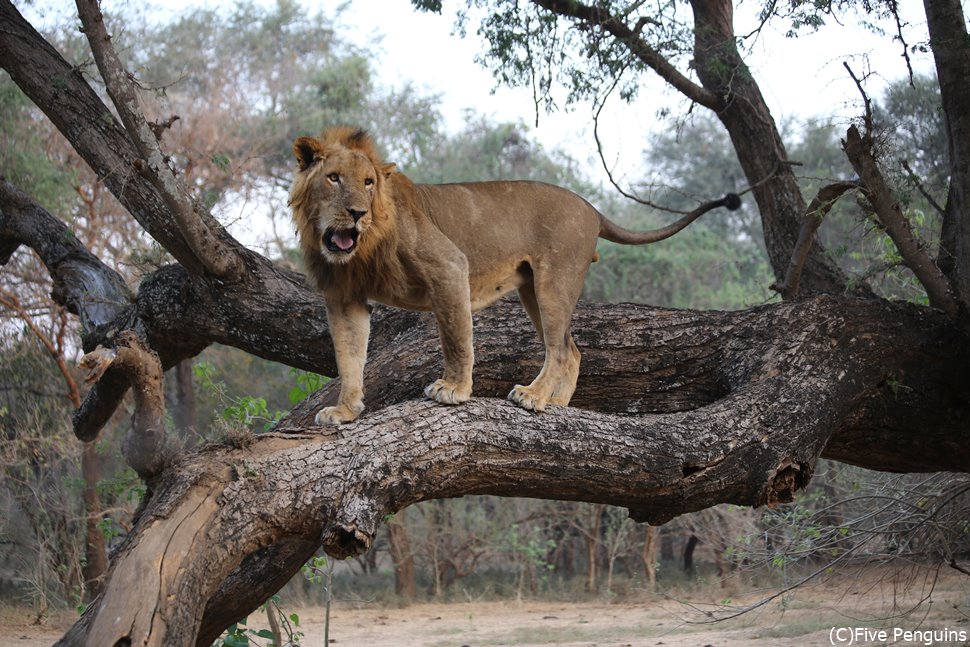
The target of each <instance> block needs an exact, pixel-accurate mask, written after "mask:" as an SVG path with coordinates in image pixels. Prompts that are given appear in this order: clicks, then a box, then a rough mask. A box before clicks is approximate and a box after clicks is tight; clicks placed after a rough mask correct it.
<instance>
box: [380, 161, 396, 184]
mask: <svg viewBox="0 0 970 647" xmlns="http://www.w3.org/2000/svg"><path fill="white" fill-rule="evenodd" d="M396 168H397V164H393V163H392V164H381V173H383V174H384V179H385V180H386V179H387V178H389V177H391V173H393V172H394V169H396Z"/></svg>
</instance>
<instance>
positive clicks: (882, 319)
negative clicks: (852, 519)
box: [62, 297, 970, 645]
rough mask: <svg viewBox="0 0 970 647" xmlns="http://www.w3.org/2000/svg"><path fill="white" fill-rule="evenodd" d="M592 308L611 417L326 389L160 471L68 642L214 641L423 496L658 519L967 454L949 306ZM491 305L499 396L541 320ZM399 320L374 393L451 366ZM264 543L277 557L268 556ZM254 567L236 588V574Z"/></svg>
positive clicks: (483, 349) (591, 350)
mask: <svg viewBox="0 0 970 647" xmlns="http://www.w3.org/2000/svg"><path fill="white" fill-rule="evenodd" d="M580 310H581V311H580V314H579V318H578V319H579V321H578V325H577V326H576V331H577V333H578V336H577V337H578V338H577V343H579V345H580V347H581V348H582V349H583V351H584V356H585V357H586V359H587V361H586V362H585V363H584V372H583V375H582V376H581V379H580V389H579V390H578V391H577V396H578V397H579V402H580V403H590V402H594V403H598V404H600V405H601V406H600V408H601V409H603V410H604V411H591V410H588V409H579V408H561V407H553V408H551V409H550V410H549V411H548V412H546V413H545V414H534V413H529V412H525V411H522V410H520V409H518V408H516V407H514V406H512V405H511V404H508V403H506V402H504V401H501V400H496V399H489V398H481V397H479V398H475V399H473V400H472V401H471V402H470V403H468V404H466V405H462V406H459V407H445V406H438V405H434V404H432V403H430V402H425V401H421V400H409V399H404V401H401V402H399V403H396V404H395V403H391V402H389V401H388V400H385V398H378V401H379V402H380V403H381V404H380V406H377V407H373V406H372V407H371V409H370V411H371V413H369V414H365V415H364V416H363V417H362V418H361V420H360V421H358V422H357V423H354V424H352V425H347V426H343V427H340V428H339V429H316V430H315V429H311V428H308V426H307V421H308V420H309V419H310V418H311V417H312V413H313V411H314V409H315V408H316V407H317V406H319V405H320V402H321V400H323V399H325V398H326V397H332V393H329V394H328V393H322V394H321V395H320V397H319V398H316V399H313V401H312V402H309V403H308V404H307V405H306V406H304V407H302V408H300V409H298V410H295V411H294V412H293V413H292V414H291V415H290V416H289V417H288V418H287V419H285V420H284V421H283V422H282V423H281V425H280V426H279V427H278V429H277V432H276V433H272V434H266V435H260V436H257V437H254V438H252V439H251V442H247V443H244V445H245V446H243V447H225V446H210V447H206V448H202V449H200V450H198V451H197V452H194V453H193V454H191V455H188V456H185V457H183V458H182V459H181V461H180V462H179V463H178V464H177V465H174V466H173V467H172V468H170V469H169V470H167V471H166V472H165V473H164V474H163V476H162V478H161V480H160V482H158V483H157V484H156V488H155V492H156V495H155V497H154V498H153V500H152V501H151V503H150V505H149V507H148V509H147V510H146V511H145V513H144V515H143V516H142V518H141V519H139V521H138V524H137V526H136V529H135V531H134V532H133V533H132V535H131V537H130V539H129V542H128V544H127V545H126V547H125V548H124V549H123V550H122V551H121V553H120V554H119V555H118V556H117V558H116V559H115V562H114V564H113V566H112V575H111V577H110V578H109V581H108V586H107V587H106V592H105V595H104V597H103V598H102V600H101V601H100V602H99V603H98V604H95V605H92V610H91V611H90V612H89V614H88V615H87V616H85V618H83V619H82V620H81V621H80V623H79V625H78V626H77V627H76V628H75V629H74V630H72V632H71V633H70V634H69V635H68V636H67V637H66V638H65V640H64V642H63V643H62V644H72V645H73V644H85V643H84V642H83V640H84V638H83V637H84V636H88V637H91V639H92V640H94V639H95V638H96V642H93V643H90V644H114V643H115V641H116V640H119V639H122V638H123V637H125V636H128V637H130V638H131V639H132V640H133V644H148V645H152V644H165V645H193V644H197V643H196V641H197V640H198V644H205V641H206V640H210V639H211V637H212V634H211V631H216V632H217V631H218V629H217V628H220V627H221V626H225V625H226V624H228V623H230V622H232V621H233V620H234V619H235V618H236V617H238V616H236V617H233V616H229V615H227V614H226V611H225V609H226V608H227V606H226V603H227V602H231V605H230V606H231V608H232V609H233V610H234V611H235V612H237V613H239V614H240V615H242V614H243V613H245V612H246V611H249V610H251V609H253V608H255V607H256V606H258V604H259V603H260V602H261V601H262V600H263V599H265V597H267V596H269V595H270V594H271V593H272V592H273V591H274V590H275V589H272V588H271V587H272V586H276V585H278V583H279V581H280V579H281V578H282V576H283V575H285V574H284V573H279V572H278V569H279V568H280V562H281V561H283V562H286V564H287V565H288V568H289V569H291V570H290V572H291V573H295V572H296V570H297V569H298V568H299V564H300V563H301V561H300V560H301V559H305V558H306V557H308V556H309V554H310V553H312V546H314V545H315V544H314V542H315V541H317V540H321V541H322V543H323V545H324V547H325V549H326V550H327V551H328V552H329V553H330V554H331V555H334V556H335V557H341V556H345V555H350V554H357V553H359V552H360V551H362V550H364V549H366V548H367V546H368V545H369V544H370V542H371V540H372V538H373V537H374V534H375V533H376V531H377V529H378V527H379V525H380V523H381V522H382V520H383V519H384V518H385V517H386V515H387V514H389V513H393V512H395V511H397V510H400V509H402V508H404V507H406V506H408V505H411V504H413V503H416V502H418V501H422V500H427V499H433V498H442V497H452V496H460V495H463V494H495V495H502V496H534V497H542V498H555V499H567V500H581V501H591V502H598V503H610V504H613V505H620V506H625V507H627V508H628V509H629V510H630V512H631V514H632V515H633V516H634V518H636V519H638V520H646V521H650V522H651V523H655V524H656V523H661V522H663V521H665V520H667V519H670V518H671V517H673V516H675V515H678V514H682V513H684V512H688V511H693V510H699V509H703V508H706V507H709V506H711V505H714V504H716V503H720V502H730V503H735V504H740V505H771V504H776V503H779V502H783V501H789V500H791V498H792V497H793V496H794V493H795V492H796V490H797V489H799V488H800V487H802V486H804V485H805V484H806V483H807V482H808V480H809V479H810V477H811V474H812V472H813V470H814V466H815V462H816V460H817V458H818V457H819V456H820V455H825V456H833V457H835V458H839V459H841V460H846V459H849V460H850V461H851V462H855V463H857V464H863V465H867V466H870V467H874V466H877V465H878V466H881V467H883V468H885V467H886V466H887V464H888V465H889V466H890V467H898V468H900V469H908V470H919V469H933V470H936V469H941V468H944V469H953V470H966V466H967V465H970V462H968V460H967V459H968V456H967V454H968V452H970V449H968V447H970V443H968V442H967V441H968V440H970V438H968V432H967V430H966V428H965V426H964V425H963V424H962V420H964V419H965V416H966V415H967V413H968V406H970V405H968V398H967V393H966V390H965V388H964V387H962V386H961V384H965V383H966V376H965V373H966V370H967V369H966V361H965V360H964V359H963V358H965V357H966V348H965V344H964V343H963V342H962V341H961V339H962V338H961V337H960V336H959V333H958V331H956V330H955V329H953V327H952V324H951V323H950V322H949V321H948V320H947V319H946V318H945V317H944V316H943V315H941V314H940V313H938V312H935V311H932V310H929V309H926V308H918V307H913V306H906V305H893V304H887V303H883V302H878V301H857V300H844V299H836V298H830V297H824V298H817V299H813V300H809V301H802V302H798V303H792V304H786V305H778V306H769V307H764V308H760V309H755V310H751V311H746V312H738V313H697V312H684V311H667V310H658V309H654V308H648V307H643V306H634V305H624V306H590V305H584V306H583V307H582V308H581V309H580ZM487 312H489V313H490V314H488V315H486V316H485V317H480V318H479V320H478V322H477V331H478V332H479V335H478V338H479V339H480V340H481V343H482V346H480V348H479V351H480V352H478V353H477V356H478V357H480V358H483V360H484V362H483V365H482V370H483V373H484V374H485V375H488V376H491V379H486V380H484V381H483V386H484V387H485V388H484V389H483V390H484V391H488V390H489V389H490V388H492V387H493V386H495V385H497V384H498V383H499V382H502V383H504V384H506V385H507V384H508V383H509V382H510V381H511V380H515V379H518V378H519V376H518V374H517V372H518V371H516V370H513V369H512V368H511V367H513V366H515V365H516V362H515V361H513V360H511V359H510V357H511V356H515V357H516V358H518V357H520V356H526V357H533V356H535V357H538V355H537V353H535V352H533V351H535V350H537V348H536V347H535V346H533V345H532V344H520V343H516V342H518V341H520V340H521V339H522V336H523V334H524V333H523V332H522V330H527V324H526V321H525V317H524V316H520V315H519V314H518V304H515V303H503V304H499V305H498V306H497V307H496V308H495V309H493V310H490V311H487ZM401 318H402V319H403V320H404V321H403V325H401V322H394V321H392V320H393V319H394V317H389V318H388V321H387V322H386V325H388V326H389V327H393V328H396V329H397V330H398V334H397V335H396V336H395V337H394V339H395V343H394V344H390V345H383V346H380V347H378V348H375V355H374V357H373V358H372V360H371V368H370V372H369V374H368V377H367V383H368V385H369V386H370V387H371V389H372V391H371V392H372V393H374V391H373V387H374V385H375V384H376V385H378V390H377V393H378V394H381V395H383V390H382V389H381V388H380V385H383V384H385V383H387V382H390V381H396V380H400V379H401V377H400V371H402V370H406V371H407V372H408V373H409V374H411V375H412V377H413V381H411V386H410V389H411V390H414V391H417V390H419V389H420V387H421V385H423V384H424V383H425V378H426V377H429V376H430V375H433V374H435V373H436V370H437V365H438V357H437V356H438V352H437V349H436V345H435V343H434V342H433V339H434V331H433V328H431V327H430V326H428V325H426V324H427V322H426V321H425V319H426V318H423V317H419V318H417V320H415V319H414V318H412V317H411V315H410V314H408V313H401ZM398 326H400V327H398ZM520 329H521V330H520ZM529 334H530V335H531V334H532V333H531V332H529ZM580 336H581V338H579V337H580ZM513 348H518V349H520V350H518V351H512V350H509V349H513ZM503 349H505V350H504V351H503ZM490 356H492V357H493V361H492V362H489V361H488V358H489V357H490ZM496 356H497V357H496ZM493 362H495V363H493ZM496 363H497V364H496ZM614 363H615V366H616V370H615V371H614V370H613V369H612V368H611V366H610V365H611V364H614ZM496 365H501V366H503V367H504V375H503V376H502V377H499V376H496V375H494V374H493V373H492V371H491V370H490V367H491V366H496ZM405 367H406V368H405ZM519 370H523V369H519ZM525 370H527V369H525ZM395 373H397V377H394V375H393V374H395ZM334 388H335V387H333V386H332V387H330V389H328V390H329V391H333V389H334ZM408 397H410V395H409V394H408V391H407V390H404V391H398V392H397V393H396V394H395V396H394V398H398V399H399V398H408ZM919 402H925V404H926V405H927V406H924V405H917V404H916V403H919ZM385 405H386V406H385ZM907 409H908V410H909V411H910V413H909V414H905V413H904V410H907ZM917 409H920V410H921V413H920V415H918V416H914V415H913V412H914V411H916V410H917ZM606 410H612V412H606ZM644 411H652V412H654V413H643V412H644ZM934 411H935V412H936V413H935V414H934V413H933V412H934ZM618 412H622V413H618ZM901 414H902V415H901ZM900 448H901V449H900ZM888 456H894V457H895V458H894V459H893V460H892V461H889V462H888V463H887V462H886V458H887V457H888ZM253 510H260V511H262V513H261V514H258V515H254V514H252V511H253ZM162 537H164V539H163V538H162ZM280 545H282V547H280ZM265 551H268V552H269V553H270V554H271V555H273V559H265V558H262V557H258V556H257V557H253V555H261V554H262V553H263V552H265ZM287 558H291V559H287ZM244 560H245V564H246V566H245V571H246V573H247V578H246V580H245V588H242V587H241V585H240V583H239V582H238V581H236V582H233V576H232V574H233V573H234V572H237V571H238V570H240V569H241V567H240V564H242V563H243V562H244ZM269 568H271V569H274V570H273V571H272V573H270V572H269V571H268V570H264V569H269ZM132 573H142V574H143V575H142V576H141V577H134V576H132V575H131V574H132ZM145 573H153V575H151V576H150V577H149V576H147V575H144V574H145ZM270 575H272V576H273V577H269V576H270ZM227 577H229V578H230V579H229V580H228V581H227V580H226V578H227ZM261 577H266V579H267V580H268V582H267V583H263V582H262V581H261V579H260V578H261ZM198 600H208V601H209V604H208V606H207V610H206V611H203V609H202V608H201V605H199V604H198V603H197V601H198ZM187 601H193V602H187ZM109 617H110V618H111V619H112V620H111V621H109V620H108V618H109ZM214 617H218V618H219V621H215V620H214V619H213V618H214ZM116 618H121V622H120V623H116V622H114V619H116ZM223 623H224V624H223ZM202 627H206V628H209V629H207V630H206V631H210V630H211V631H210V633H206V632H205V631H202V630H201V628H202ZM200 631H202V633H199V632H200Z"/></svg>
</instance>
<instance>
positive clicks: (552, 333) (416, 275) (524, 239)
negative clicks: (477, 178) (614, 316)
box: [289, 127, 740, 425]
mask: <svg viewBox="0 0 970 647" xmlns="http://www.w3.org/2000/svg"><path fill="white" fill-rule="evenodd" d="M293 153H294V155H295V156H296V161H297V163H298V166H299V168H298V170H297V172H296V176H295V179H294V182H293V186H292V189H291V191H290V198H289V203H290V206H291V208H292V214H293V219H294V221H295V224H296V227H297V232H298V235H299V241H300V248H301V251H302V253H303V258H304V263H305V266H306V270H307V273H308V275H309V277H310V278H311V280H312V282H313V283H315V285H316V288H317V289H318V290H319V291H321V292H322V293H323V295H324V297H325V300H326V312H327V319H328V322H329V325H330V333H331V336H332V338H333V345H334V351H335V353H336V359H337V371H338V373H339V377H340V394H339V397H338V401H337V404H336V406H331V407H324V408H322V409H321V410H320V411H319V412H318V413H317V414H316V422H317V424H320V425H323V424H339V423H347V422H351V421H353V420H355V419H356V418H357V417H358V416H359V415H360V413H361V412H362V411H363V410H364V388H363V372H364V362H365V360H366V356H367V343H368V336H369V332H370V309H369V306H368V301H369V300H370V301H377V302H380V303H384V304H387V305H391V306H395V307H399V308H405V309H408V310H425V311H427V310H431V311H432V312H433V313H434V316H435V320H436V322H437V325H438V332H439V335H440V339H441V349H442V354H443V355H444V374H443V375H442V376H441V378H440V379H438V380H436V381H434V382H433V383H432V384H430V385H428V386H427V388H425V390H424V393H425V395H426V396H427V397H428V398H431V399H432V400H435V401H437V402H440V403H444V404H460V403H462V402H465V401H467V400H468V399H469V398H470V397H471V394H472V366H473V364H474V353H473V350H472V312H474V311H476V310H479V309H481V308H484V307H485V306H487V305H489V304H491V303H493V302H494V301H496V300H497V299H499V298H501V297H502V296H504V295H506V294H508V293H510V292H511V291H513V290H517V291H518V295H519V299H520V300H521V302H522V305H523V306H524V307H525V311H526V312H527V313H528V315H529V317H530V318H531V320H532V322H533V323H534V324H535V328H536V331H537V332H538V335H539V339H540V341H541V342H542V343H543V344H544V345H545V362H544V364H543V366H542V370H541V371H540V372H539V375H538V376H537V377H536V378H535V379H534V380H533V381H532V383H531V384H529V385H528V386H522V385H516V386H515V387H514V388H513V389H512V391H511V393H509V396H508V397H509V399H510V400H512V401H513V402H515V403H516V404H518V405H519V406H521V407H524V408H525V409H530V410H533V411H543V410H544V409H545V408H546V406H547V405H550V404H553V405H563V406H565V405H567V404H568V403H569V400H570V399H571V398H572V395H573V392H574V391H575V389H576V382H577V379H578V377H579V364H580V354H579V350H578V349H577V348H576V344H575V343H574V341H573V338H572V335H571V334H570V330H569V329H570V321H571V319H572V314H573V310H574V308H575V307H576V302H577V300H578V299H579V296H580V291H581V290H582V287H583V282H584V281H585V278H586V272H587V269H588V268H589V264H590V263H591V262H593V261H594V260H596V258H597V255H596V241H597V240H598V239H599V238H604V239H606V240H609V241H613V242H616V243H622V244H626V245H643V244H647V243H653V242H656V241H659V240H663V239H665V238H668V237H670V236H672V235H674V234H675V233H677V232H678V231H680V230H681V229H683V228H684V227H686V226H687V225H688V224H690V223H691V222H692V221H694V220H695V219H696V218H698V217H699V216H701V215H702V214H704V213H706V212H707V211H710V210H711V209H714V208H716V207H721V206H724V207H727V208H729V209H737V208H738V206H739V205H740V199H739V198H738V196H736V195H734V194H728V195H727V196H725V197H724V198H722V199H720V200H715V201H712V202H708V203H706V204H704V205H702V206H701V207H699V208H698V209H696V210H695V211H693V212H691V213H690V214H688V215H686V216H684V217H682V218H681V219H680V220H678V221H677V222H675V223H673V224H671V225H669V226H667V227H663V228H661V229H657V230H653V231H646V232H638V231H631V230H628V229H624V228H622V227H620V226H618V225H616V224H614V223H613V222H611V221H610V220H608V219H607V218H606V217H605V216H603V215H602V214H600V213H599V212H598V211H597V210H596V209H595V208H594V207H593V206H592V205H590V204H589V203H588V202H587V201H586V200H584V199H583V198H582V197H580V196H578V195H576V194H575V193H573V192H571V191H568V190H567V189H563V188H561V187H558V186H553V185H550V184H544V183H541V182H526V181H496V182H469V183H457V184H434V185H432V184H415V183H413V182H411V181H410V180H409V179H408V178H407V177H406V176H405V175H404V174H402V173H400V172H398V171H397V170H396V167H395V165H394V164H388V163H385V162H384V161H383V160H382V159H381V156H380V155H378V153H377V150H376V148H375V145H374V142H373V140H372V139H371V137H370V135H369V134H368V133H367V132H366V131H364V130H361V129H355V128H349V127H337V128H331V129H329V130H327V131H325V132H324V133H323V134H322V135H321V136H320V137H299V138H298V139H296V141H295V142H294V143H293Z"/></svg>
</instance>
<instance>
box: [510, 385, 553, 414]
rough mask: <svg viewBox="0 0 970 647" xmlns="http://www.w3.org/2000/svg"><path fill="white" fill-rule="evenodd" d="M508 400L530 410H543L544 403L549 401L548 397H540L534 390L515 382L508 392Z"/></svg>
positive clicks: (544, 407)
mask: <svg viewBox="0 0 970 647" xmlns="http://www.w3.org/2000/svg"><path fill="white" fill-rule="evenodd" d="M509 400H511V401H512V402H514V403H516V404H517V405H519V406H520V407H522V408H523V409H529V410H530V411H545V409H546V403H547V402H548V401H549V398H548V397H545V398H543V397H540V396H539V394H538V393H536V392H535V390H533V389H531V388H529V387H527V386H521V385H519V384H516V385H515V387H514V388H513V389H512V391H511V392H510V393H509Z"/></svg>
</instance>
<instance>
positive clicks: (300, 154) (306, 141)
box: [293, 137, 323, 171]
mask: <svg viewBox="0 0 970 647" xmlns="http://www.w3.org/2000/svg"><path fill="white" fill-rule="evenodd" d="M322 152H323V145H322V144H320V142H318V141H317V140H316V139H314V138H313V137H299V138H297V140H296V141H295V142H293V154H294V155H295V156H296V161H297V163H298V164H299V165H300V170H301V171H305V170H307V169H308V168H310V167H311V166H313V163H314V162H315V161H316V159H317V155H319V154H320V153H322Z"/></svg>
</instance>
